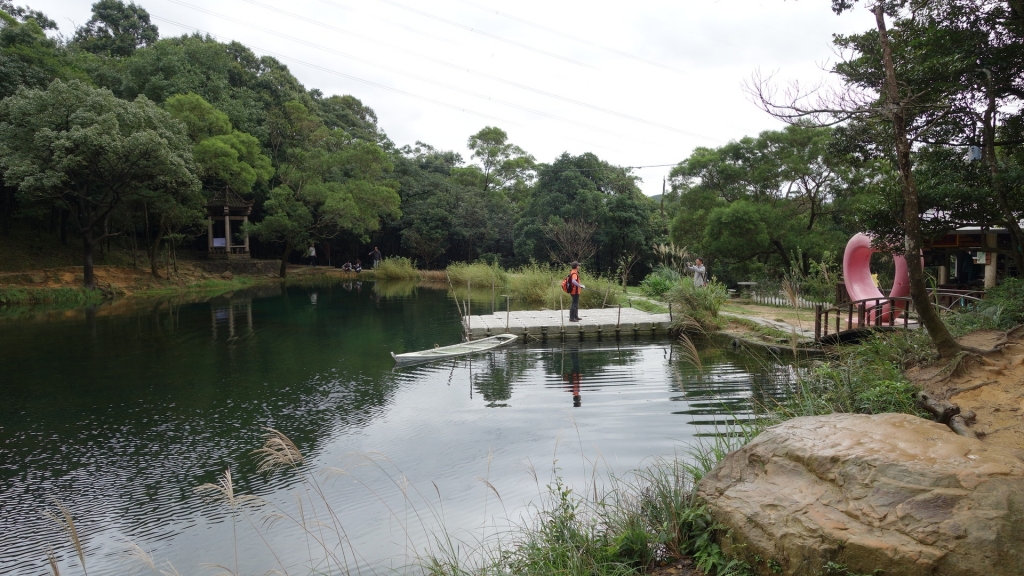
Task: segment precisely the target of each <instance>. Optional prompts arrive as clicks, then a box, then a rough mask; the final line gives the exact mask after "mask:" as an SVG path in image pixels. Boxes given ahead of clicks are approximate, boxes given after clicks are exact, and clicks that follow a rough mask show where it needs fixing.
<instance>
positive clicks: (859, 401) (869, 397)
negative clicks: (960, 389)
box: [763, 330, 932, 421]
mask: <svg viewBox="0 0 1024 576" xmlns="http://www.w3.org/2000/svg"><path fill="white" fill-rule="evenodd" d="M919 332H923V331H921V330H904V331H899V332H891V333H880V334H876V335H874V336H872V337H870V338H868V339H867V340H865V341H864V342H862V343H860V344H858V345H855V346H848V347H844V348H839V349H838V350H836V352H835V353H834V355H833V357H831V358H830V359H829V361H828V362H825V363H817V365H816V366H814V367H813V368H811V369H808V370H805V371H803V372H802V373H801V374H800V376H799V378H798V379H797V383H796V386H795V389H794V390H793V391H792V393H791V394H790V395H789V397H788V398H787V399H786V400H785V401H783V402H778V403H774V404H771V405H765V406H764V407H763V408H764V409H765V412H766V413H767V414H768V416H769V418H770V419H771V420H773V421H782V420H788V419H790V418H795V417H798V416H817V415H823V414H833V413H836V412H846V413H858V414H882V413H887V412H899V413H904V414H914V415H917V416H922V417H925V416H926V414H925V413H924V412H922V411H921V410H920V409H919V408H918V407H917V405H916V404H915V402H914V394H915V393H916V392H917V391H918V387H917V386H916V385H915V384H913V383H912V382H910V381H909V380H907V378H906V377H905V376H904V375H903V370H905V369H906V368H907V367H909V366H910V365H913V364H916V363H918V362H921V361H923V360H924V359H926V358H929V357H930V356H931V354H932V351H931V347H930V344H929V343H928V340H927V334H920V333H919Z"/></svg>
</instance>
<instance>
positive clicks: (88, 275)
mask: <svg viewBox="0 0 1024 576" xmlns="http://www.w3.org/2000/svg"><path fill="white" fill-rule="evenodd" d="M82 245H83V246H82V248H83V252H84V254H83V258H82V285H83V286H85V287H86V288H87V289H89V290H92V289H93V288H95V287H96V277H95V276H94V275H93V270H92V254H93V250H94V249H95V248H96V241H95V240H93V238H92V230H85V231H83V232H82Z"/></svg>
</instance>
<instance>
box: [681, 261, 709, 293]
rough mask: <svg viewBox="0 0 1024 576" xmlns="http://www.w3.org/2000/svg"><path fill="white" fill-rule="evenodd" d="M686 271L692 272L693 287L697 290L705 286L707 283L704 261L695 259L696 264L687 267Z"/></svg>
mask: <svg viewBox="0 0 1024 576" xmlns="http://www.w3.org/2000/svg"><path fill="white" fill-rule="evenodd" d="M686 269H687V270H689V271H690V272H693V285H694V286H696V287H697V288H701V287H703V286H706V285H707V283H708V272H707V270H705V269H704V260H702V259H701V258H697V263H696V264H693V265H688V266H687V267H686Z"/></svg>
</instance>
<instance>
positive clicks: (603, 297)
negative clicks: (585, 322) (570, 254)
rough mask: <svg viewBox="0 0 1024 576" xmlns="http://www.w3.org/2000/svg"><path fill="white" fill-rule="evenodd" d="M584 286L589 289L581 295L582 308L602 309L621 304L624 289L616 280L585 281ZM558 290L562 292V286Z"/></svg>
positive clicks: (593, 279) (598, 279)
mask: <svg viewBox="0 0 1024 576" xmlns="http://www.w3.org/2000/svg"><path fill="white" fill-rule="evenodd" d="M559 282H561V281H559ZM583 284H584V285H585V286H586V287H587V289H586V290H584V291H583V292H581V293H580V308H601V307H602V306H615V305H616V304H618V303H619V295H620V294H622V289H621V288H620V286H619V284H618V283H617V282H615V281H614V280H609V279H607V278H590V279H587V280H585V281H584V282H583ZM557 289H558V290H561V289H562V287H561V285H559V286H558V287H557ZM566 296H568V294H566Z"/></svg>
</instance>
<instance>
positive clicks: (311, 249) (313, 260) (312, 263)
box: [306, 244, 316, 268]
mask: <svg viewBox="0 0 1024 576" xmlns="http://www.w3.org/2000/svg"><path fill="white" fill-rule="evenodd" d="M306 257H307V258H309V264H307V266H312V267H313V268H316V247H315V246H313V245H312V244H310V245H309V252H307V253H306Z"/></svg>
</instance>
